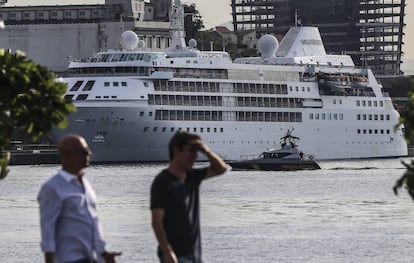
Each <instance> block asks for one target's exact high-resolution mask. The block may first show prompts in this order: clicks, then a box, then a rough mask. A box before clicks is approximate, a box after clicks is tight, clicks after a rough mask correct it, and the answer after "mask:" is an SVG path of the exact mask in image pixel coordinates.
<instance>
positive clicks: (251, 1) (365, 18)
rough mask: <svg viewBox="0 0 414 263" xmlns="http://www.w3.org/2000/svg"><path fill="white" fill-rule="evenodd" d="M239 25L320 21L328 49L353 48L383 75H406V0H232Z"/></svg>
mask: <svg viewBox="0 0 414 263" xmlns="http://www.w3.org/2000/svg"><path fill="white" fill-rule="evenodd" d="M231 6H232V15H233V24H234V29H235V31H244V30H256V32H257V37H260V36H261V35H263V34H267V33H270V34H274V35H284V34H285V33H286V32H287V31H288V29H289V28H290V27H292V26H295V25H297V26H317V27H318V28H319V30H320V32H321V35H322V39H323V41H324V44H325V47H326V50H327V52H329V53H331V54H349V55H351V56H352V58H353V60H354V62H355V63H356V64H357V65H360V66H366V67H370V68H372V69H373V71H374V72H375V74H376V75H377V76H395V75H401V74H402V72H401V68H400V66H401V56H402V54H403V53H402V45H403V36H404V26H405V24H404V10H405V0H330V1H327V0H307V1H303V0H231Z"/></svg>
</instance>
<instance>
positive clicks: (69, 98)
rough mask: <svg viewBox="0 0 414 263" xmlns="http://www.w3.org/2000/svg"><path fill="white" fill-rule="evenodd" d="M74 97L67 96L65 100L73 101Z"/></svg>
mask: <svg viewBox="0 0 414 263" xmlns="http://www.w3.org/2000/svg"><path fill="white" fill-rule="evenodd" d="M72 98H73V95H65V100H72Z"/></svg>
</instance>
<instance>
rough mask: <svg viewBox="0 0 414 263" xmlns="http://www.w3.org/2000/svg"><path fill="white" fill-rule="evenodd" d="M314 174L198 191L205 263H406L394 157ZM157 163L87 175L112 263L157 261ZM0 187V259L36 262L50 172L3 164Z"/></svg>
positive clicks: (236, 179) (409, 256) (403, 208)
mask: <svg viewBox="0 0 414 263" xmlns="http://www.w3.org/2000/svg"><path fill="white" fill-rule="evenodd" d="M321 166H322V168H323V169H322V170H317V171H298V172H238V171H231V172H228V173H227V174H226V175H224V176H222V177H218V178H214V179H210V180H207V181H205V182H204V183H203V184H202V192H201V213H202V215H201V220H202V222H201V225H202V242H203V257H204V261H205V262H206V263H214V262H222V263H231V262H234V263H236V262H237V263H239V262H315V263H316V262H318V263H320V262H413V261H414V254H413V252H412V248H413V247H414V202H412V201H411V200H410V199H409V197H408V195H407V194H406V193H405V192H402V193H401V194H400V196H399V197H396V196H394V194H393V192H392V186H393V185H394V183H395V181H396V180H397V179H398V178H399V177H400V176H401V175H402V174H403V173H404V168H403V166H402V165H401V163H400V160H398V159H385V160H364V161H343V162H322V163H321ZM163 167H165V164H146V165H139V164H134V165H132V164H131V165H97V166H92V167H89V168H88V169H87V176H88V178H89V179H90V180H91V181H92V184H93V185H94V187H95V190H96V192H97V194H98V210H99V213H100V218H101V223H102V227H103V230H104V236H105V239H106V240H107V242H108V245H109V248H110V249H112V250H120V251H122V252H123V255H122V256H121V257H120V258H119V262H144V263H146V262H148V263H149V262H157V258H156V255H155V249H156V241H155V238H154V235H153V233H152V230H151V227H150V213H149V208H148V207H149V187H150V184H151V182H152V179H153V177H154V176H155V175H156V174H157V173H158V172H159V171H160V170H161V169H162V168H163ZM10 168H11V172H10V174H9V176H8V177H7V178H6V179H5V180H3V181H0V259H1V262H11V263H14V262H19V263H20V262H22V263H29V262H30V263H32V262H42V260H43V256H42V254H41V252H40V248H39V238H40V233H39V224H38V206H37V202H36V194H37V191H38V189H39V187H40V185H41V184H42V183H43V182H44V181H45V180H46V179H47V178H48V177H50V176H51V175H52V174H53V173H54V172H55V170H57V169H58V166H12V167H10Z"/></svg>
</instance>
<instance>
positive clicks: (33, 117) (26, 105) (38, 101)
mask: <svg viewBox="0 0 414 263" xmlns="http://www.w3.org/2000/svg"><path fill="white" fill-rule="evenodd" d="M66 90H67V86H66V84H64V83H62V82H59V81H58V80H57V78H56V75H55V74H54V73H52V72H50V71H49V70H48V69H47V68H46V67H44V66H41V65H38V64H36V63H35V62H33V61H32V60H30V59H27V58H26V57H25V56H24V54H23V53H21V52H16V53H9V52H5V51H4V50H1V49H0V94H1V95H0V179H3V178H5V177H6V176H7V173H8V168H7V166H8V163H9V157H10V140H11V137H12V133H13V131H14V130H15V129H17V128H23V129H24V130H25V131H26V132H27V134H29V135H30V136H32V138H33V139H34V140H37V139H39V138H40V136H41V135H42V134H44V133H47V132H48V131H50V130H51V128H52V126H53V125H57V126H58V127H59V128H64V127H66V126H67V115H68V114H69V113H70V112H72V111H75V110H76V108H75V106H74V105H73V104H72V103H71V102H70V101H68V100H65V99H64V97H63V95H64V93H65V92H66Z"/></svg>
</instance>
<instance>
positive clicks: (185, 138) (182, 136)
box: [168, 130, 201, 160]
mask: <svg viewBox="0 0 414 263" xmlns="http://www.w3.org/2000/svg"><path fill="white" fill-rule="evenodd" d="M200 139H201V137H200V136H199V135H198V134H194V133H189V132H186V131H182V130H178V131H177V132H176V133H175V134H174V136H173V137H172V138H171V139H170V143H169V144H168V151H169V154H170V160H172V158H173V157H174V153H173V149H174V147H177V148H178V149H179V150H180V151H181V150H182V149H183V148H184V146H185V145H186V144H188V142H189V141H193V140H200Z"/></svg>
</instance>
